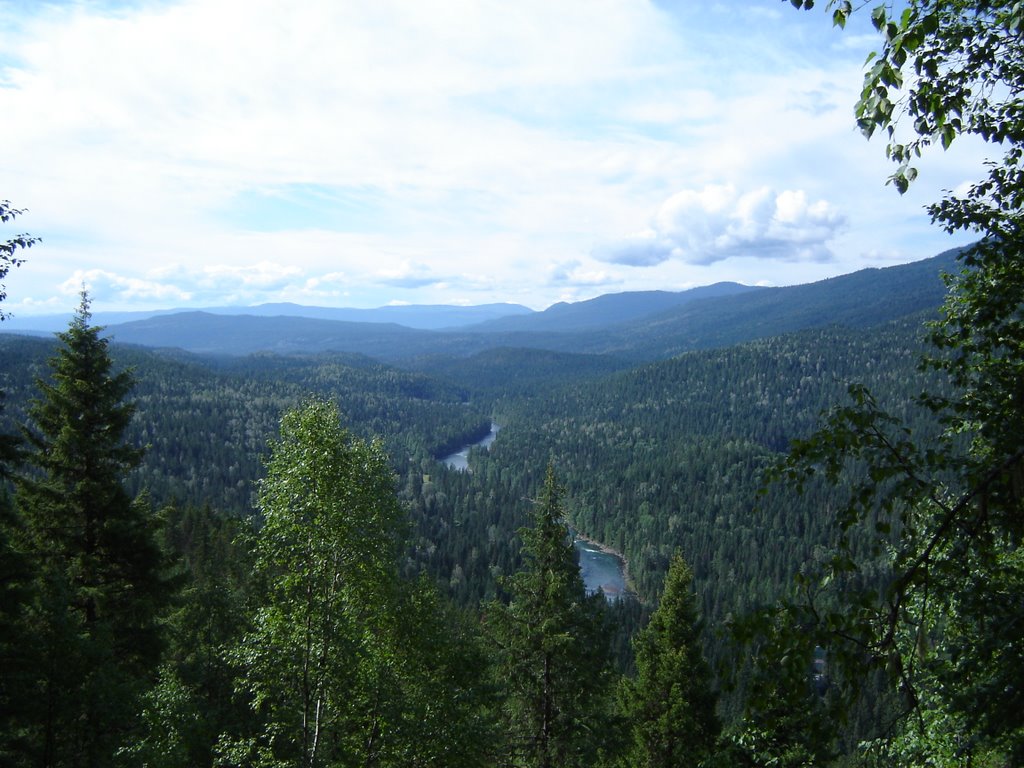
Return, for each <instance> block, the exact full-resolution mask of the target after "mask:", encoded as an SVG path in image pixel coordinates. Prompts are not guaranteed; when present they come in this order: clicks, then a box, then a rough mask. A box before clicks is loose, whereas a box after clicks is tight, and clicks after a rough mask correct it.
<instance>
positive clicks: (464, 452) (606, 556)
mask: <svg viewBox="0 0 1024 768" xmlns="http://www.w3.org/2000/svg"><path fill="white" fill-rule="evenodd" d="M500 429H501V427H499V426H498V425H497V424H495V423H493V422H492V423H491V431H490V432H488V433H487V435H486V436H485V437H484V438H483V439H481V440H478V441H476V442H475V443H470V444H469V445H466V446H463V447H462V448H461V449H460V450H458V451H456V452H455V453H451V454H448V455H447V456H445V457H444V458H442V459H441V461H442V462H443V463H444V464H447V465H448V466H449V467H450V468H451V469H454V470H457V471H459V472H465V471H467V470H468V469H469V452H470V450H472V449H473V448H490V447H491V443H493V442H494V438H495V437H497V436H498V430H500ZM573 546H575V547H576V552H577V554H578V556H579V562H580V575H581V576H583V584H584V586H586V588H587V593H588V594H593V593H595V592H597V590H599V589H601V590H604V594H605V597H607V598H608V599H609V600H617V599H618V598H619V597H622V596H624V595H626V594H628V592H627V590H626V576H625V568H626V563H625V561H623V559H622V557H621V556H619V555H618V554H616V553H615V552H611V551H609V550H608V549H606V548H604V547H601V546H600V545H598V544H596V543H595V542H592V541H588V540H587V539H583V538H580V537H579V536H574V541H573Z"/></svg>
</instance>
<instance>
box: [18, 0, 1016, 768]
mask: <svg viewBox="0 0 1024 768" xmlns="http://www.w3.org/2000/svg"><path fill="white" fill-rule="evenodd" d="M791 5H793V6H795V7H796V8H811V7H812V6H813V5H814V3H813V2H811V0H791ZM906 5H907V10H906V12H905V13H903V14H902V15H899V16H891V15H889V14H888V11H887V10H886V6H880V7H879V9H878V10H876V11H874V13H873V16H872V19H873V22H874V25H875V27H876V28H877V29H878V30H879V31H880V32H881V33H882V35H883V40H884V42H883V43H882V49H881V52H880V55H879V56H878V57H877V59H876V63H875V64H873V65H871V66H870V67H869V68H868V71H867V75H866V80H865V90H864V93H863V96H862V99H861V101H860V102H859V104H858V107H857V110H858V125H859V127H860V128H861V130H862V131H863V132H865V133H867V134H868V135H870V134H871V133H873V132H875V131H876V130H877V131H879V132H880V134H885V135H887V136H888V140H889V142H890V143H889V147H888V151H889V155H890V157H891V158H892V159H893V160H894V161H895V162H896V164H897V168H896V171H895V172H894V174H893V177H892V179H891V181H892V184H893V185H894V186H895V187H896V188H897V190H898V191H905V190H906V188H907V186H908V185H909V184H911V183H912V182H913V180H914V177H915V175H916V170H915V169H914V166H913V163H915V162H917V158H918V157H920V156H921V154H922V151H923V150H926V149H927V147H928V146H929V144H932V143H938V144H941V145H943V146H947V145H948V144H949V143H950V142H952V141H953V140H954V139H956V138H957V137H958V136H960V135H961V134H976V135H979V136H981V137H982V138H983V139H985V140H987V141H990V142H992V143H993V145H994V146H999V147H1001V148H1002V149H1004V150H1005V152H1006V154H1005V156H1004V157H1003V159H1002V161H1001V162H998V163H996V162H993V163H991V164H990V165H988V166H986V172H987V174H988V175H987V176H986V177H985V178H983V179H982V180H981V181H979V182H978V183H977V184H976V185H975V186H974V187H972V188H971V189H970V191H969V192H967V193H966V194H962V195H960V196H956V195H954V194H952V193H951V194H950V196H949V197H947V198H944V199H943V200H942V201H940V202H937V203H935V204H934V205H933V206H932V207H931V209H930V213H931V215H932V217H933V219H934V221H935V223H936V224H937V225H938V226H941V227H944V228H946V229H948V230H949V231H951V232H955V231H962V230H965V231H969V232H971V233H972V234H973V235H976V236H977V238H978V239H977V242H976V243H975V244H974V245H972V246H969V247H966V248H963V249H958V250H956V251H951V252H948V253H944V254H940V255H938V256H935V257H933V258H930V259H925V260H923V261H919V262H916V263H914V264H910V265H904V266H902V267H892V268H889V269H884V270H865V271H863V272H860V273H856V274H854V275H848V276H845V277H843V278H836V279H834V280H832V281H824V282H823V283H813V284H808V285H805V286H796V287H793V288H791V289H777V290H776V289H770V290H769V289H763V290H762V289H743V288H742V287H738V286H724V287H723V286H719V287H717V288H715V289H714V290H709V291H706V292H702V293H700V294H699V295H695V296H690V297H683V296H674V297H673V296H667V295H662V296H656V297H655V296H643V297H629V296H625V295H623V296H618V297H602V299H603V300H602V301H598V300H594V301H595V302H596V303H593V304H590V305H589V306H581V307H578V308H576V309H575V310H574V309H573V308H572V307H565V306H562V307H558V308H557V309H555V308H553V309H554V311H552V312H551V313H550V314H547V316H546V317H539V316H538V317H529V316H526V315H522V314H518V315H515V316H508V317H504V318H498V319H492V320H488V321H486V322H483V323H481V324H479V325H476V326H471V327H466V328H461V329H458V330H454V331H453V330H451V329H448V330H429V331H425V330H416V331H415V332H414V331H413V330H412V329H408V328H404V327H403V326H397V325H383V324H372V323H355V322H352V321H344V322H343V321H334V320H324V319H317V320H316V321H315V324H310V323H309V322H307V320H308V319H300V318H271V317H261V318H248V319H240V318H237V319H225V318H223V317H217V318H214V317H203V316H201V315H199V314H196V313H189V314H187V315H183V316H182V317H179V318H178V319H177V320H175V317H176V316H174V315H168V316H165V317H163V318H161V319H160V320H159V321H158V322H147V323H146V324H143V325H139V324H136V323H126V324H124V325H123V326H118V325H115V326H113V327H108V328H103V327H101V326H99V325H97V324H96V323H94V322H93V315H92V299H91V297H90V295H89V293H88V292H87V291H86V290H85V289H83V291H82V294H81V299H80V303H79V306H78V309H77V311H76V313H75V315H74V316H73V318H72V319H71V320H70V322H69V323H68V325H67V327H66V328H64V329H63V330H62V331H60V332H59V333H57V334H56V336H55V337H53V336H33V335H27V334H13V333H0V363H2V364H0V390H2V392H3V401H2V408H3V410H2V412H0V483H2V484H0V669H2V677H0V763H2V764H3V765H11V766H17V767H21V766H24V767H26V768H27V767H28V766H46V767H48V768H49V767H53V768H56V767H58V766H60V767H63V766H89V767H90V768H92V767H99V766H122V765H123V766H160V767H164V766H167V767H168V768H169V767H170V766H253V767H256V766H259V767H266V768H270V767H271V766H274V767H282V766H289V767H290V766H309V767H311V768H312V767H314V766H317V767H319V766H324V767H327V766H332V767H333V766H339V767H340V766H381V767H383V766H453V767H457V766H507V767H508V768H513V767H514V768H520V767H527V766H529V767H534V766H537V767H543V768H556V767H557V768H561V767H563V766H564V767H566V768H570V767H571V766H609V767H613V766H614V767H619V768H625V767H629V768H639V767H641V766H645V767H646V766H704V767H706V768H712V767H717V766H722V767H724V766H751V767H753V766H794V767H795V766H834V767H835V768H852V767H854V766H864V767H865V768H866V767H868V766H883V765H884V766H889V765H893V766H917V765H931V766H943V767H947V766H983V767H985V768H1004V767H1006V766H1016V765H1021V764H1024V689H1022V687H1021V680H1022V679H1024V603H1022V602H1021V599H1022V598H1021V595H1022V594H1024V559H1022V556H1021V548H1020V544H1021V538H1022V535H1024V522H1022V521H1024V444H1022V439H1024V438H1022V436H1024V263H1022V262H1024V256H1022V254H1024V248H1022V236H1021V231H1022V230H1021V223H1022V222H1021V213H1020V210H1021V206H1020V200H1021V190H1022V189H1024V175H1022V171H1021V168H1020V162H1021V149H1020V147H1021V143H1022V140H1024V119H1022V117H1021V115H1022V113H1024V111H1022V107H1021V101H1020V86H1021V73H1020V68H1019V63H1020V60H1021V55H1020V46H1019V35H1020V34H1021V31H1022V29H1024V8H1022V4H1021V3H1014V2H994V3H952V2H945V1H941V2H932V1H925V0H920V1H918V0H915V1H914V2H911V3H908V4H906ZM829 8H830V10H831V11H832V12H833V20H834V22H835V23H836V24H837V25H839V26H842V25H843V24H845V21H846V19H847V18H848V17H849V15H850V14H852V13H855V12H858V11H861V12H869V11H863V9H860V8H854V7H853V5H852V4H851V3H849V2H832V3H830V4H829ZM964 61H969V64H968V65H964V64H963V62H964ZM907 67H914V68H916V69H915V71H916V77H915V78H914V79H913V82H911V81H910V80H909V79H908V80H907V81H904V79H903V78H902V76H901V75H900V72H901V71H902V70H903V69H905V68H907ZM980 94H984V95H980ZM898 98H902V101H899V102H898V104H899V105H897V101H898ZM899 110H905V112H906V114H908V115H910V116H911V117H912V118H913V126H914V132H915V133H914V135H915V136H917V138H916V139H911V140H907V141H908V143H902V144H901V143H898V141H897V139H896V138H895V136H896V135H897V134H896V133H895V132H894V131H891V130H888V129H889V128H890V127H891V126H892V124H893V121H894V120H896V119H897V117H898V115H897V112H898V111H899ZM22 215H23V211H21V210H19V209H16V208H14V207H13V206H12V205H11V204H10V203H8V202H6V201H4V202H3V203H0V220H2V222H4V223H7V222H9V221H11V220H12V219H15V218H17V217H20V216H22ZM37 244H38V242H37V240H36V239H35V238H33V237H30V236H28V235H20V236H17V237H14V238H12V239H8V240H7V241H6V242H5V243H4V244H3V245H0V280H7V279H9V278H12V277H16V274H17V273H16V272H14V273H12V272H11V270H12V268H16V267H17V266H18V265H19V264H20V263H21V260H22V259H23V258H25V257H27V255H29V254H26V251H27V249H29V248H31V247H34V246H36V245H37ZM30 255H31V257H32V258H40V259H45V250H44V249H42V248H36V249H35V250H33V251H32V253H31V254H30ZM4 298H5V293H4V292H3V285H2V284H0V300H3V299H4ZM645 304H646V305H649V311H647V312H645V311H643V309H642V307H643V306H644V305H645ZM613 307H614V308H615V309H614V310H613V309H610V308H613ZM602 318H604V319H602ZM2 319H3V315H2V314H0V320H2ZM0 330H3V329H2V326H0ZM147 334H148V335H147ZM303 340H305V342H306V343H305V345H303V344H302V343H301V342H302V341H303ZM260 342H262V343H264V344H265V345H266V346H265V348H263V349H253V348H252V346H253V344H258V343H260ZM495 428H500V430H499V431H498V434H497V437H496V438H495V439H494V441H493V443H491V444H490V445H489V447H486V448H484V447H470V448H469V453H468V466H467V468H466V469H460V468H456V467H454V466H450V465H449V464H448V463H446V462H445V461H444V460H443V459H444V458H445V457H446V456H448V455H449V454H451V453H453V452H455V451H457V450H459V449H461V448H463V447H467V446H476V445H477V444H478V443H479V442H480V441H481V440H482V438H484V437H485V436H487V435H489V434H492V432H493V430H494V429H495ZM580 537H582V539H584V540H588V541H590V542H592V543H596V544H599V545H601V546H602V547H604V548H607V549H608V550H610V551H612V552H614V553H617V554H618V555H619V556H620V558H621V562H622V563H623V565H624V568H625V578H626V583H627V587H628V589H627V590H626V591H625V592H624V593H622V594H607V595H606V594H604V593H603V592H602V591H601V590H600V589H597V590H594V589H591V588H588V586H587V584H586V583H585V582H584V580H583V577H582V575H581V572H580V567H579V559H578V550H577V548H576V546H574V541H576V540H577V539H578V538H580Z"/></svg>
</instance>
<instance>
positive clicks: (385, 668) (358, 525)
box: [219, 400, 487, 766]
mask: <svg viewBox="0 0 1024 768" xmlns="http://www.w3.org/2000/svg"><path fill="white" fill-rule="evenodd" d="M267 470H268V471H267V477H266V479H265V480H264V481H263V482H262V483H261V485H260V499H259V507H260V512H261V514H262V518H263V524H262V527H261V528H260V529H259V531H258V532H256V533H255V534H254V541H253V554H254V560H253V570H254V579H255V588H256V589H257V591H258V594H259V597H258V598H257V599H256V605H255V613H254V614H253V617H252V628H251V629H250V630H249V631H248V632H246V633H245V635H244V637H243V638H242V639H241V641H240V642H239V643H238V644H237V645H236V646H235V647H234V649H233V650H232V657H233V658H234V660H235V663H236V664H237V666H238V681H239V687H240V690H241V691H242V692H244V694H245V695H246V696H248V698H249V700H250V701H251V705H252V707H253V710H254V712H255V713H256V715H257V717H258V720H259V722H258V724H257V726H256V728H255V729H254V730H253V732H251V733H241V734H236V735H235V737H234V738H229V739H225V740H224V741H223V742H222V744H221V745H220V748H219V749H220V752H221V756H222V759H223V760H225V761H227V762H229V763H231V764H241V765H268V766H269V765H293V764H302V765H308V766H317V765H332V766H346V765H353V766H355V765H365V764H373V765H395V766H398V765H431V764H437V763H438V762H443V763H445V764H448V765H473V764H479V762H480V753H481V752H482V750H483V746H482V745H483V743H484V741H485V739H484V738H483V735H482V734H484V733H485V732H486V730H487V723H486V719H485V718H484V717H483V716H482V714H481V712H480V711H479V710H480V708H481V707H482V704H481V705H480V706H477V705H478V703H480V702H482V699H477V698H474V697H473V696H471V695H470V694H469V685H470V683H471V680H470V677H471V676H475V675H477V674H479V671H480V666H481V664H482V662H481V661H480V654H479V652H478V651H474V650H473V648H472V642H471V641H469V640H466V638H465V635H464V633H463V634H460V633H455V634H454V635H453V636H452V637H450V638H449V637H447V636H446V632H447V631H448V629H449V628H448V626H447V625H446V624H442V623H440V622H441V619H440V617H441V616H444V615H445V612H444V611H443V610H441V608H440V606H439V605H438V603H437V602H436V597H434V596H433V594H432V592H431V591H430V590H429V589H427V588H426V587H425V586H422V585H421V586H420V587H416V588H413V587H410V586H409V585H404V584H403V583H402V582H401V581H400V580H399V578H398V569H397V563H398V556H399V553H400V545H401V543H402V533H403V529H404V522H405V518H404V513H403V511H402V509H401V508H400V506H399V504H398V502H397V499H396V497H395V495H394V489H393V477H392V475H391V472H390V469H389V467H388V462H387V457H386V456H385V454H384V453H383V451H382V450H381V446H380V444H379V443H372V444H368V443H365V442H363V441H361V440H358V439H356V438H354V437H352V436H351V435H349V433H348V432H347V431H346V430H345V429H343V428H342V426H341V424H340V418H339V413H338V410H337V408H336V406H334V405H332V404H329V403H326V402H323V401H317V400H314V401H311V402H309V403H308V404H307V405H306V406H304V407H302V408H300V409H297V410H294V411H290V412H288V413H287V414H285V416H284V417H283V419H282V421H281V435H280V438H279V439H278V440H276V441H275V442H274V443H273V444H272V449H271V457H270V460H269V462H268V465H267ZM460 665H462V666H460ZM474 679H475V677H474ZM454 733H460V734H461V735H460V737H459V740H457V741H456V742H454V743H453V742H452V741H451V738H452V735H453V734H454ZM442 755H443V756H444V757H443V758H442Z"/></svg>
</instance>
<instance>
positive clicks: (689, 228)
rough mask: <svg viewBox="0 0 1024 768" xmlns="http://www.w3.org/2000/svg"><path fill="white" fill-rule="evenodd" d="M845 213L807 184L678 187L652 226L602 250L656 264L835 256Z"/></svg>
mask: <svg viewBox="0 0 1024 768" xmlns="http://www.w3.org/2000/svg"><path fill="white" fill-rule="evenodd" d="M845 221H846V220H845V217H844V216H843V215H842V214H840V213H839V212H838V211H836V210H835V208H834V207H833V206H832V205H830V204H829V203H828V202H826V201H824V200H817V201H814V202H808V200H807V195H806V193H805V192H803V191H802V190H785V191H782V192H775V191H774V190H772V189H770V188H769V187H761V188H759V189H754V190H751V191H748V192H739V191H737V190H736V189H735V188H734V187H732V186H731V185H718V186H707V187H704V188H703V189H700V190H683V191H681V192H677V193H676V194H674V195H673V196H672V197H670V198H669V199H668V200H666V201H665V202H664V203H662V204H661V206H660V207H659V208H658V210H657V211H656V212H655V214H654V216H653V220H652V223H651V227H650V228H649V229H646V230H644V231H642V232H640V233H638V234H636V235H633V236H632V237H629V238H626V239H625V240H623V241H620V242H618V243H612V244H610V245H607V246H604V247H602V248H599V249H597V251H596V255H597V256H598V257H599V258H601V259H603V260H605V261H609V262H612V263H616V264H625V265H629V266H634V267H649V266H654V265H657V264H661V263H662V262H665V261H669V260H673V259H674V260H679V261H683V262H687V263H689V264H700V265H707V264H713V263H714V262H716V261H722V260H724V259H728V258H731V257H742V256H746V257H752V258H762V259H763V258H768V259H781V260H784V261H830V260H832V259H833V258H834V256H833V254H832V252H831V251H830V249H829V247H828V243H829V241H831V240H832V239H833V238H834V237H835V235H836V233H837V232H838V231H839V230H840V229H841V228H842V227H843V226H844V224H845Z"/></svg>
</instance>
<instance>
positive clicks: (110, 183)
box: [0, 0, 985, 317]
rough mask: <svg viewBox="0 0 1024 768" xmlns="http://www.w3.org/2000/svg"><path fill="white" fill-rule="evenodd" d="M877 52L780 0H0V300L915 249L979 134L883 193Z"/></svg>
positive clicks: (540, 295)
mask: <svg viewBox="0 0 1024 768" xmlns="http://www.w3.org/2000/svg"><path fill="white" fill-rule="evenodd" d="M820 5H822V6H824V3H821V4H820ZM875 42H876V41H875V37H874V35H873V32H872V30H871V29H870V27H869V26H868V25H867V19H866V18H864V19H862V20H860V21H859V22H858V23H856V24H851V25H850V27H848V28H847V30H846V31H844V32H840V31H838V30H834V29H832V26H831V22H830V18H829V16H828V14H827V13H826V11H825V10H824V8H822V9H821V10H817V9H816V10H814V11H811V12H802V11H799V12H798V11H795V10H794V9H792V8H791V7H790V5H789V3H788V2H780V1H779V0H720V1H719V2H714V1H713V0H708V2H702V3H694V2H689V0H676V1H675V2H669V1H666V2H657V3H651V2H643V1H641V0H559V1H558V2H555V3H553V2H551V0H516V2H514V3H509V2H507V1H506V0H443V1H438V2H434V1H433V0H374V2H372V3H367V2H365V1H364V0H302V1H301V2H295V0H176V1H160V2H158V1H156V0H136V1H135V2H122V3H116V2H81V3H45V2H25V1H24V0H14V1H11V0H8V1H6V2H5V0H0V113H2V114H3V115H4V118H3V120H2V121H0V147H2V148H3V149H2V152H0V199H4V198H6V199H9V200H11V201H12V203H13V204H14V205H16V206H17V207H19V208H27V209H29V213H27V214H26V215H25V216H24V217H23V218H20V219H19V220H18V221H17V222H16V224H15V226H14V227H11V226H10V225H7V227H6V228H5V229H4V231H0V237H4V236H10V235H11V234H14V233H16V232H21V231H28V232H31V233H32V234H35V235H39V236H41V237H42V238H43V242H42V244H41V245H39V246H38V247H37V248H34V249H32V251H30V252H29V253H28V257H29V259H28V261H27V262H26V263H25V264H24V265H23V266H22V267H21V268H19V269H18V270H17V271H15V272H12V273H11V274H10V275H8V278H7V281H6V283H7V291H8V299H7V302H6V303H5V306H4V309H5V310H7V311H11V312H14V313H15V314H16V315H18V316H21V317H24V316H27V315H31V314H39V313H52V312H64V311H67V310H69V309H70V308H72V307H73V306H75V304H76V303H77V294H78V292H79V290H80V287H81V286H82V284H83V283H84V284H86V285H87V286H88V288H89V290H90V292H91V293H92V294H93V297H94V309H96V310H118V309H151V308H166V307H176V306H182V307H186V306H192V307H202V306H222V305H231V304H237V305H252V304H258V303H262V302H267V301H294V302H298V303H303V304H318V305H327V306H353V307H374V306H382V305H385V304H390V303H416V304H437V303H450V304H482V303H489V302H495V301H510V302H516V303H521V304H526V305H527V306H530V307H533V308H535V309H542V308H544V307H546V306H548V305H550V304H552V303H554V302H556V301H574V300H580V299H586V298H590V297H593V296H596V295H599V294H602V293H609V292H618V291H626V290H645V289H652V288H657V289H667V290H682V289H685V288H690V287H694V286H697V285H705V284H708V283H712V282H716V281H719V280H735V281H738V282H743V283H747V284H763V285H789V284H794V283H802V282H809V281H812V280H818V279H822V278H825V277H828V276H832V275H837V274H843V273H846V272H850V271H853V270H856V269H860V268H862V267H867V266H887V265H891V264H896V263H903V262H907V261H913V260H917V259H921V258H925V257H928V256H932V255H934V254H935V253H937V252H939V251H940V250H943V249H945V248H947V247H950V246H952V245H955V244H959V243H961V242H965V240H964V239H963V238H961V239H959V240H955V241H954V240H951V239H950V238H948V237H947V236H945V235H943V234H942V233H941V232H939V231H938V230H937V229H935V228H934V227H932V226H931V225H930V224H929V221H928V217H927V215H926V214H925V212H924V210H923V208H924V205H925V204H926V203H927V202H929V201H931V200H934V199H937V198H938V196H939V195H940V194H941V191H942V190H944V189H953V188H957V187H959V186H961V185H963V184H964V183H966V182H969V181H970V180H972V179H974V178H975V177H977V176H979V175H980V164H981V162H982V160H983V158H984V156H985V155H984V149H985V148H984V147H983V146H979V145H977V144H970V143H967V142H961V143H958V144H954V147H953V149H952V150H951V151H950V152H948V153H937V154H934V155H930V156H928V157H927V158H926V160H925V161H924V162H922V164H921V176H920V178H919V180H918V182H917V183H916V184H915V186H914V187H913V188H912V190H911V191H910V193H908V194H907V195H905V196H903V197H900V196H899V195H898V194H897V193H896V192H895V191H894V190H893V189H892V188H891V187H887V186H885V185H884V181H885V178H886V176H887V175H888V173H889V172H890V171H891V168H890V167H889V165H888V163H887V161H886V160H885V158H884V146H883V144H882V143H881V141H879V140H875V141H872V142H867V141H865V140H864V139H863V138H862V137H861V136H860V135H859V134H858V133H857V131H856V129H855V127H854V121H853V116H852V114H853V105H854V103H855V100H856V96H857V92H858V90H859V86H860V82H861V72H862V64H863V62H864V59H865V57H866V55H867V53H868V52H869V51H870V50H871V49H872V47H873V46H874V45H875Z"/></svg>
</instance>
